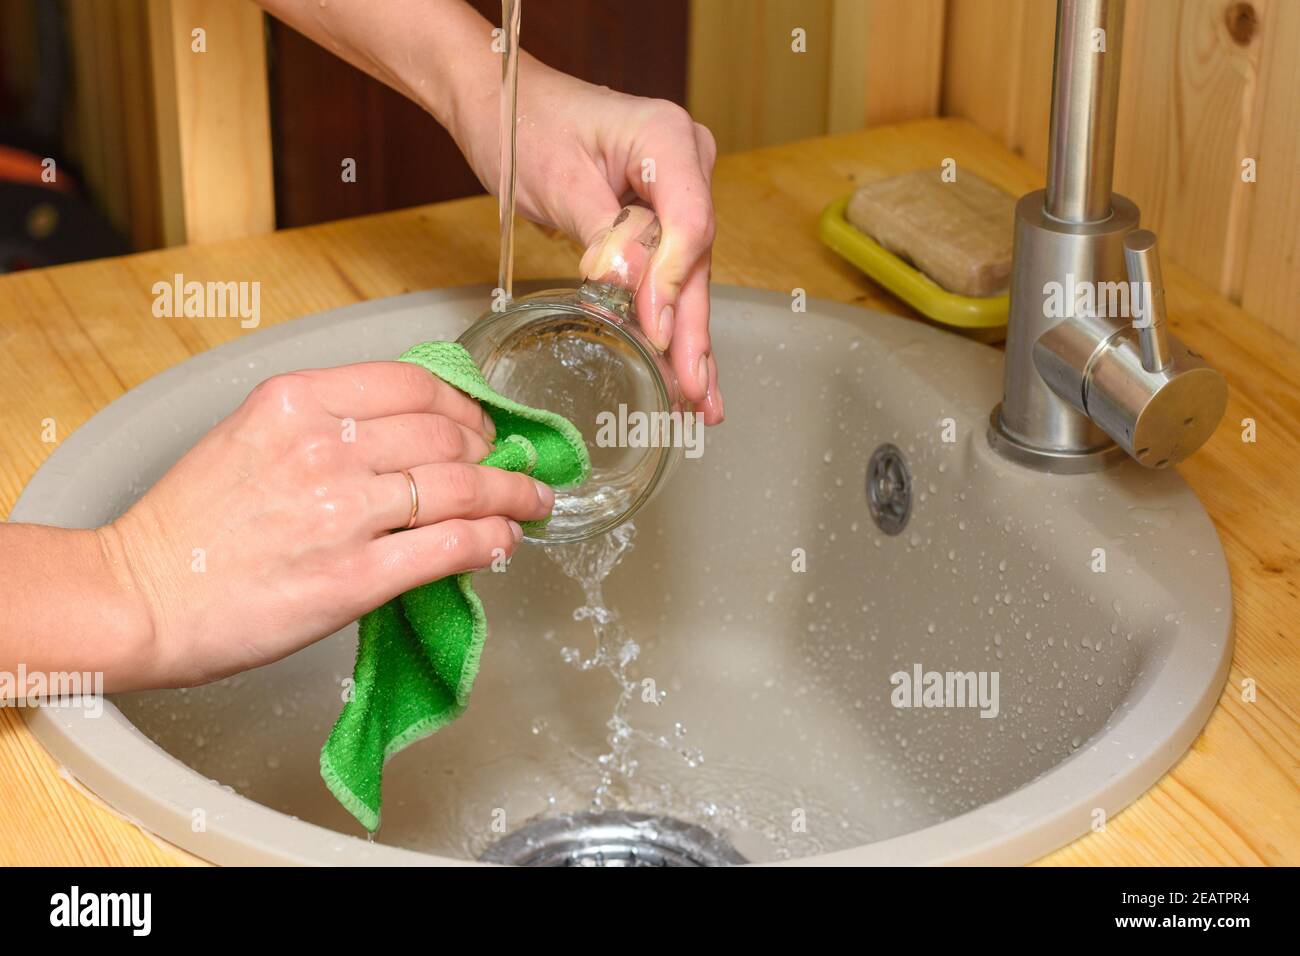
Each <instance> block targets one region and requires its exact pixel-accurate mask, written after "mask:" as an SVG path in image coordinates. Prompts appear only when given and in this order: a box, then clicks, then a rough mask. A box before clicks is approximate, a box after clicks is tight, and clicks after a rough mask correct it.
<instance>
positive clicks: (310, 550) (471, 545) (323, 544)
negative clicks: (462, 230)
mask: <svg viewBox="0 0 1300 956" xmlns="http://www.w3.org/2000/svg"><path fill="white" fill-rule="evenodd" d="M492 438H493V432H492V428H491V420H490V419H488V418H487V416H486V415H485V414H484V413H483V411H482V410H481V409H480V408H479V405H478V403H477V402H475V401H473V400H472V399H470V398H469V397H467V396H466V395H464V394H463V393H461V392H459V391H457V390H456V389H454V388H452V387H451V386H449V385H447V384H446V383H444V382H442V381H440V380H439V379H437V378H435V377H434V376H432V375H430V374H429V373H428V372H427V371H425V370H424V369H421V368H419V367H418V366H415V365H411V364H408V363H402V362H372V363H366V364H361V365H349V366H343V367H340V368H333V369H319V370H312V371H305V372H294V373H291V374H287V375H278V376H276V377H274V378H271V379H268V380H267V381H265V382H263V383H262V384H261V385H259V386H258V387H257V388H256V389H254V390H253V392H252V393H251V394H250V395H249V396H248V398H247V399H246V400H245V401H244V403H243V404H242V405H241V406H240V407H239V408H238V409H236V411H235V412H234V413H233V414H231V415H230V416H229V417H228V418H226V419H225V420H224V421H222V422H220V423H219V424H217V425H216V426H215V427H214V428H213V429H212V430H211V431H210V432H209V433H208V434H207V435H205V436H204V437H203V438H202V439H201V440H200V441H199V443H198V444H197V445H195V446H194V448H193V449H191V450H190V451H189V452H188V453H187V454H186V455H185V456H184V457H183V458H182V459H181V460H180V461H179V462H177V463H176V465H175V466H173V467H172V469H171V470H170V471H168V472H167V474H166V475H164V476H163V478H162V479H161V480H160V481H159V482H158V483H157V484H156V485H155V486H154V487H153V488H151V489H150V490H149V491H148V493H146V494H145V495H144V497H143V498H141V499H140V501H139V502H137V503H136V504H135V506H133V507H132V508H131V509H130V510H129V511H128V512H127V513H126V514H125V515H123V516H122V517H121V518H120V519H118V520H117V521H115V522H114V523H113V524H112V525H109V526H107V527H106V528H103V529H101V534H102V535H103V536H104V537H105V539H106V541H107V545H106V550H108V551H109V552H110V553H113V554H115V555H120V562H119V563H120V565H121V567H120V569H119V571H120V574H121V576H122V577H123V578H124V579H125V580H126V581H127V582H128V586H129V589H130V590H131V591H132V592H133V593H134V595H135V597H136V599H137V605H138V608H139V611H140V616H141V618H142V620H145V621H147V622H148V627H149V628H150V629H151V630H152V640H151V641H149V642H146V645H145V646H146V647H147V653H146V654H145V655H143V656H145V657H147V658H148V659H147V660H142V661H138V662H137V666H136V667H135V668H134V669H133V670H134V673H132V674H131V675H130V678H129V679H127V680H124V681H118V682H116V683H117V687H116V689H128V687H129V686H139V687H145V686H174V685H178V684H180V685H185V684H195V683H200V682H203V681H208V680H214V679H216V678H218V677H223V676H226V675H228V674H231V673H234V672H236V671H241V670H245V669H247V668H250V667H256V666H259V665H261V664H266V663H269V662H271V661H275V660H278V659H279V658H282V657H284V656H286V655H288V654H290V653H292V652H294V651H296V650H298V649H300V648H302V647H304V646H306V645H307V644H310V643H312V642H313V641H315V640H317V639H319V638H321V637H324V636H325V635H327V634H330V633H333V632H334V631H336V630H338V629H339V628H341V627H343V626H345V625H346V624H348V623H349V622H351V621H353V620H356V619H357V618H358V617H360V616H361V615H362V614H363V613H365V612H366V611H369V610H370V609H372V608H374V607H377V606H378V605H380V604H382V603H384V602H385V601H387V600H389V599H391V598H393V597H395V596H396V595H398V594H400V593H402V592H403V591H406V590H408V589H410V588H412V587H415V586H417V585H419V584H423V583H425V582H427V581H433V580H436V579H438V578H442V577H445V576H446V575H449V574H454V573H457V572H461V571H468V570H472V569H475V568H484V567H487V566H489V565H491V564H492V563H493V562H494V561H495V560H501V559H504V558H506V557H508V556H509V555H510V554H511V553H512V552H513V551H514V548H515V546H516V545H517V544H518V542H519V540H520V538H521V537H522V531H521V528H520V525H519V522H522V521H530V520H534V519H537V518H541V517H544V516H545V515H547V514H549V513H550V510H551V507H552V505H553V503H554V493H553V492H552V491H551V489H550V488H549V487H547V486H546V485H545V484H543V483H541V482H538V481H535V480H534V479H532V478H529V477H527V476H526V475H520V474H514V473H511V472H506V471H502V470H500V469H497V468H491V467H486V466H481V465H478V464H475V462H477V461H479V460H480V459H481V458H483V456H485V455H486V454H487V453H488V451H489V450H490V448H491V440H492ZM403 471H406V472H409V474H410V476H411V479H412V480H413V481H414V483H415V486H416V490H417V494H418V500H419V512H418V515H417V517H416V521H415V525H414V527H413V528H411V529H410V530H402V531H400V532H399V533H396V534H392V533H390V532H391V531H392V530H393V529H404V528H406V526H407V524H408V521H409V520H410V519H411V510H412V508H411V506H412V493H411V484H410V482H408V480H407V477H406V475H405V474H403V473H402V472H403Z"/></svg>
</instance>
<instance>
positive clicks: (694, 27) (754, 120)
mask: <svg viewBox="0 0 1300 956" xmlns="http://www.w3.org/2000/svg"><path fill="white" fill-rule="evenodd" d="M830 23H831V3H830V0H694V2H693V3H692V4H691V38H690V58H689V68H688V80H687V104H688V106H689V108H690V110H691V112H692V113H693V114H694V115H695V118H696V119H697V120H698V121H699V122H701V123H703V124H704V125H706V126H708V127H709V129H711V130H712V131H713V135H714V137H715V138H716V139H717V141H718V149H719V150H720V151H721V152H732V151H735V150H742V149H752V148H753V147H756V146H764V145H768V144H771V143H782V142H786V141H788V140H794V139H803V138H806V137H809V136H816V135H819V134H821V133H824V132H826V129H827V107H828V70H829V65H830V62H831V49H832V43H833V41H832V37H831V33H830ZM796 28H799V29H802V30H804V31H805V35H806V38H807V48H806V52H803V53H796V52H795V51H794V50H793V49H792V48H791V44H792V37H791V33H792V31H793V30H795V29H796Z"/></svg>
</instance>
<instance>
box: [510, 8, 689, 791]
mask: <svg viewBox="0 0 1300 956" xmlns="http://www.w3.org/2000/svg"><path fill="white" fill-rule="evenodd" d="M522 7H523V0H501V39H502V43H503V48H502V65H501V133H500V152H501V155H500V162H501V171H500V178H499V180H498V191H497V204H498V218H499V220H500V229H501V251H500V262H499V263H498V267H497V288H498V292H497V300H498V302H499V305H494V307H496V308H505V307H506V306H507V305H508V304H509V302H510V299H511V298H512V297H513V283H514V255H515V228H514V223H515V178H516V177H515V163H516V156H517V148H518V142H517V134H518V122H519V115H518V109H519V28H520V22H521V15H522ZM635 535H636V527H635V526H634V525H633V523H632V522H630V521H629V522H628V523H626V524H624V525H622V526H621V527H618V528H615V529H614V530H613V531H611V532H609V533H608V534H605V535H602V536H600V537H597V538H594V539H591V540H587V541H579V542H574V543H571V544H564V545H552V546H550V547H548V548H546V549H545V551H546V554H547V556H548V557H549V558H550V559H551V560H552V561H554V562H555V563H556V564H557V565H558V566H559V567H560V569H561V570H563V572H564V573H565V574H566V575H567V576H568V577H569V578H570V579H571V580H572V581H574V582H575V583H576V584H577V585H578V586H579V587H580V588H581V589H582V592H583V595H584V597H585V603H584V604H582V605H581V606H579V607H578V608H577V609H576V610H575V611H574V612H573V617H574V620H576V621H590V622H591V628H592V633H593V635H594V637H595V651H594V652H593V653H592V655H591V656H590V657H584V655H583V654H582V652H581V651H579V650H578V649H576V648H572V647H566V648H564V649H563V650H562V653H563V655H564V659H565V660H566V661H567V662H568V663H570V664H573V665H575V666H577V667H579V668H580V669H581V670H584V671H586V670H592V669H596V668H600V669H603V670H606V671H608V672H609V674H610V675H611V676H612V677H613V679H614V682H615V686H616V688H617V690H618V697H617V699H616V701H615V703H614V710H613V713H612V714H611V715H610V718H609V721H608V722H607V724H606V726H607V727H608V728H609V734H608V736H607V737H606V740H607V741H608V743H609V750H608V752H606V753H604V754H601V755H600V756H598V757H597V758H596V767H597V776H598V779H597V783H596V787H595V790H594V792H593V794H592V806H593V808H594V809H598V810H611V809H615V808H618V807H620V806H622V805H623V804H625V803H626V802H627V799H628V797H629V793H628V789H629V784H630V782H631V779H632V777H633V776H634V774H635V773H636V770H637V766H638V764H637V760H636V758H635V756H634V755H633V749H634V746H635V745H636V743H637V742H638V741H639V742H643V743H647V744H650V745H652V746H655V747H660V748H662V749H665V750H670V751H675V752H676V753H678V754H679V755H680V756H681V757H682V759H683V760H685V762H686V764H687V765H688V766H689V767H695V766H698V765H699V763H700V762H701V760H702V759H703V755H702V754H701V753H700V752H699V751H698V750H696V749H693V748H690V747H686V746H684V745H682V744H681V742H680V740H674V739H672V738H669V737H665V736H661V735H655V734H651V733H647V732H646V731H643V730H638V729H636V728H634V727H633V726H632V725H631V724H630V723H629V722H628V705H629V704H630V703H631V702H632V701H633V699H634V698H635V697H636V695H637V693H638V691H639V690H643V691H644V694H645V696H647V697H648V700H647V702H652V703H654V704H656V705H658V704H659V703H661V702H662V700H663V698H664V696H665V694H664V692H662V691H658V690H649V689H646V688H649V687H653V684H648V685H643V684H642V683H641V682H639V681H638V680H637V679H636V678H635V677H634V676H633V675H632V671H631V668H632V665H633V664H634V662H635V661H636V659H637V656H638V655H639V654H640V652H641V648H640V646H639V645H638V644H637V642H636V640H635V639H634V638H633V637H632V636H631V635H629V634H628V633H627V631H626V630H625V629H624V628H623V626H622V625H620V624H619V623H618V615H617V614H616V613H615V612H614V611H613V610H611V609H610V608H608V607H606V605H605V596H604V582H605V579H606V578H607V577H608V576H609V574H610V572H611V571H613V570H614V568H615V567H616V566H617V565H618V563H619V561H620V560H621V559H622V557H623V555H624V554H625V553H626V552H627V551H628V550H629V549H631V547H632V540H633V538H634V537H635ZM674 734H675V736H676V737H678V738H680V737H682V736H684V734H685V728H683V727H682V726H681V725H680V724H677V725H676V726H675V728H674Z"/></svg>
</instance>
